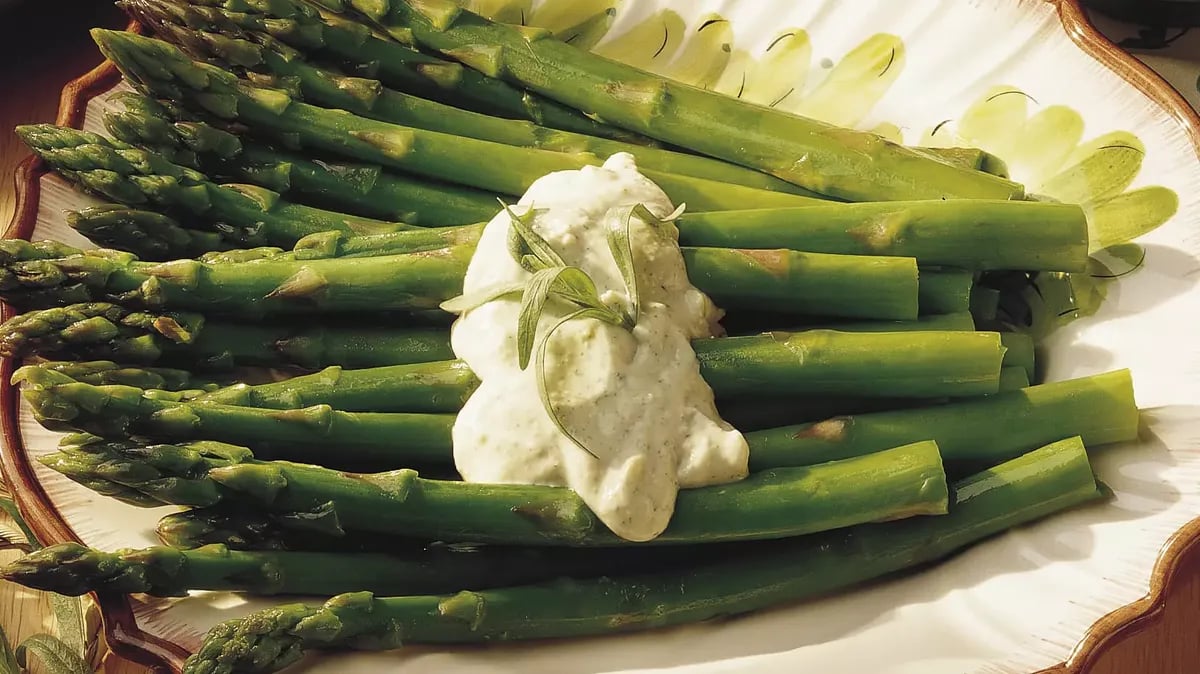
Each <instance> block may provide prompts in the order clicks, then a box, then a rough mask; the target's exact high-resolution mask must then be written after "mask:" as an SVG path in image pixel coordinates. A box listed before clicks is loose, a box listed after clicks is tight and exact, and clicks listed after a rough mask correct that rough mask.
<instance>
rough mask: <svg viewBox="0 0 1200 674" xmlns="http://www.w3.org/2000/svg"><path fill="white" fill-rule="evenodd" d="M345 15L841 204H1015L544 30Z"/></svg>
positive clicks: (445, 13)
mask: <svg viewBox="0 0 1200 674" xmlns="http://www.w3.org/2000/svg"><path fill="white" fill-rule="evenodd" d="M344 7H345V8H347V9H348V8H353V9H355V10H359V11H362V12H363V13H364V14H366V15H367V16H368V17H370V18H371V19H372V21H373V22H374V23H375V24H376V25H378V26H379V27H381V28H382V29H383V30H385V31H387V32H388V34H389V35H391V36H392V37H393V38H395V39H397V40H399V41H400V42H406V41H409V42H414V43H415V44H417V45H419V46H420V47H422V48H424V49H427V50H432V51H434V52H437V53H440V54H443V55H444V56H447V57H449V58H452V59H455V60H457V61H460V62H462V63H463V64H465V65H467V66H469V67H471V68H474V69H476V70H478V71H480V72H482V73H484V74H485V75H489V76H493V77H499V78H502V79H505V80H507V81H510V82H512V83H514V84H518V85H520V86H522V87H524V88H526V89H529V90H531V91H534V92H537V93H540V94H542V95H544V96H548V97H550V98H554V99H555V100H558V101H559V102H561V103H564V104H566V105H569V106H571V107H573V108H576V109H578V110H582V111H585V112H586V113H588V114H589V115H594V116H596V117H598V118H599V119H602V120H604V121H607V122H609V123H612V124H616V125H618V126H621V127H623V128H626V129H629V130H631V131H636V132H638V133H642V134H645V135H647V136H650V137H652V138H657V139H659V140H662V141H664V142H668V143H672V144H674V145H678V146H681V147H686V148H688V149H691V150H695V151H698V152H700V153H703V154H706V155H709V156H713V157H719V158H721V159H724V160H726V161H730V162H734V163H738V164H742V165H744V166H749V167H751V168H756V169H759V170H762V171H764V172H766V173H769V174H772V175H774V176H777V177H779V178H782V179H784V180H787V181H788V182H791V183H793V184H796V185H800V186H801V187H804V188H806V189H809V190H812V191H814V192H817V193H819V194H827V195H830V196H832V197H835V198H839V199H845V200H847V201H887V200H899V199H949V198H976V199H1013V198H1020V197H1021V196H1022V195H1023V189H1022V188H1021V186H1019V185H1017V184H1015V183H1012V182H1010V181H1008V180H1004V179H1002V178H998V177H996V176H993V175H990V174H987V173H983V172H980V171H972V170H968V169H963V168H959V167H956V166H952V165H950V164H947V163H944V162H941V161H939V160H935V159H932V158H930V157H928V156H927V155H923V154H921V153H919V152H915V151H913V150H910V149H908V148H904V147H902V146H899V145H895V144H893V143H890V142H888V141H885V140H883V139H882V138H880V137H878V136H875V135H873V134H869V133H863V132H858V131H852V130H849V129H843V128H837V127H834V126H831V125H828V124H825V123H822V122H818V121H815V120H810V119H806V118H803V117H799V116H796V115H791V114H788V113H785V112H782V111H779V110H776V109H773V108H767V107H761V106H757V105H754V104H752V103H748V102H745V101H741V100H738V99H735V98H730V97H727V96H724V95H722V94H718V93H715V92H712V91H706V90H701V89H697V88H695V87H690V86H688V85H684V84H680V83H677V82H672V81H670V80H668V79H666V78H663V77H660V76H657V75H653V74H650V73H647V72H645V71H642V70H638V69H637V68H633V67H631V66H627V65H624V64H622V63H618V62H616V61H610V60H608V59H605V58H603V57H601V56H598V55H596V54H592V53H590V52H586V51H583V50H581V49H578V48H576V47H572V46H571V45H569V44H565V43H563V42H559V41H558V40H555V39H552V37H551V35H550V33H549V32H547V31H544V30H539V29H535V28H525V27H518V26H509V25H504V24H498V23H494V22H491V21H488V20H486V19H484V18H482V17H479V16H477V15H475V14H472V13H470V12H467V11H465V10H463V9H462V8H461V7H460V6H458V5H457V4H455V3H454V2H452V1H450V0H421V1H420V2H406V1H402V0H398V1H396V2H377V1H376V0H351V1H350V2H347V3H344ZM340 11H345V10H344V9H343V10H340ZM744 207H745V206H743V208H744ZM704 210H715V209H704Z"/></svg>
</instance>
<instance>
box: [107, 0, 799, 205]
mask: <svg viewBox="0 0 1200 674" xmlns="http://www.w3.org/2000/svg"><path fill="white" fill-rule="evenodd" d="M126 7H127V8H129V9H132V10H133V13H134V16H136V17H137V18H139V19H140V20H142V21H143V22H144V23H146V24H147V25H148V26H150V27H151V28H152V29H153V30H154V32H155V34H156V35H158V36H159V37H160V38H163V39H165V40H167V41H169V42H171V43H173V44H175V45H177V46H179V47H180V48H182V49H184V50H185V51H187V52H188V53H189V54H191V55H192V56H193V57H196V58H199V59H202V60H206V61H208V62H210V63H216V64H218V65H224V66H226V67H227V68H229V69H231V70H234V69H246V70H249V71H250V72H252V73H253V72H265V73H267V74H268V75H269V78H267V79H265V80H263V78H258V77H256V78H254V80H255V81H256V82H257V81H260V80H262V83H264V84H268V85H274V86H277V88H287V87H286V86H284V83H289V82H295V83H296V85H297V86H296V90H297V91H298V93H299V94H300V95H301V96H302V97H303V99H304V100H306V101H308V102H310V103H313V104H314V105H319V106H321V107H325V108H333V109H341V110H348V111H350V112H353V113H355V114H358V115H362V116H364V117H368V118H370V119H376V120H379V121H382V122H390V123H393V124H399V125H402V126H409V127H413V128H417V129H426V130H429V131H438V132H441V133H447V134H452V135H456V136H463V137H467V138H477V139H479V140H487V141H492V142H496V143H503V144H505V145H514V146H518V147H531V148H539V149H543V150H552V151H556V152H571V153H576V152H587V153H591V154H594V155H596V156H597V157H599V158H601V159H604V158H607V157H608V156H610V155H612V154H615V153H617V152H628V153H631V154H633V155H634V156H635V157H636V158H637V160H638V165H639V166H640V167H642V168H643V169H652V170H655V171H662V172H665V173H674V174H677V175H683V176H693V177H696V178H705V179H707V180H714V181H718V182H723V183H731V184H735V185H745V186H747V187H753V188H756V189H764V190H774V191H782V192H790V193H793V194H804V195H806V196H818V195H815V194H813V193H812V192H808V191H807V190H804V189H803V188H799V187H796V186H795V185H792V184H790V183H788V182H785V181H783V180H780V179H778V178H774V177H772V176H769V175H767V174H765V173H761V172H759V171H755V170H753V169H748V168H745V167H742V166H738V165H736V164H729V163H727V162H722V161H719V160H715V159H710V158H707V157H700V156H697V155H693V154H685V153H682V152H672V151H670V150H663V149H659V148H654V147H646V146H644V145H635V144H632V143H623V142H621V141H615V140H609V139H605V138H597V137H595V136H588V135H586V134H579V133H572V132H570V131H559V130H556V129H550V128H546V127H541V126H538V125H536V124H533V123H532V122H527V121H518V120H509V119H501V118H498V117H490V116H488V115H484V114H480V113H476V112H471V111H468V110H461V109H459V108H455V107H452V106H449V105H443V104H441V103H437V102H434V101H430V100H426V99H423V98H418V97H416V96H411V95H408V94H405V93H402V92H400V91H395V90H393V89H388V88H386V87H384V86H383V84H382V83H381V82H379V81H378V80H374V79H367V78H363V77H347V76H346V75H344V74H342V73H339V72H336V71H332V70H329V69H326V68H320V67H317V66H314V65H311V64H308V63H306V62H305V61H304V57H303V55H302V54H301V53H300V52H298V51H297V50H295V49H292V48H290V47H287V46H285V45H283V44H281V43H279V42H278V41H276V40H274V39H272V38H270V37H263V36H260V37H259V38H258V40H257V42H253V41H250V40H249V39H245V38H244V37H242V36H239V35H238V34H236V33H235V34H233V35H226V34H221V33H217V32H213V29H214V28H215V27H216V26H214V25H213V24H210V23H207V22H206V20H205V18H204V15H203V13H202V12H197V11H195V8H191V7H188V6H186V5H179V4H172V3H168V2H164V1H163V0H136V1H131V2H129V3H127V4H126ZM246 37H249V36H246Z"/></svg>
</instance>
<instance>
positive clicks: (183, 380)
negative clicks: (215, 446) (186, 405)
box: [14, 360, 220, 391]
mask: <svg viewBox="0 0 1200 674" xmlns="http://www.w3.org/2000/svg"><path fill="white" fill-rule="evenodd" d="M26 367H37V368H40V369H43V370H50V371H51V372H56V373H58V374H61V375H63V376H66V377H70V378H71V379H73V380H74V381H77V382H82V383H84V384H91V385H93V386H109V385H118V386H133V387H136V388H140V389H153V390H161V391H184V390H188V391H211V390H215V389H217V388H220V384H218V383H217V382H214V381H210V380H205V379H200V378H197V377H196V376H194V375H193V374H192V373H191V372H189V371H187V370H177V369H174V368H167V367H130V366H127V365H122V364H118V363H114V362H112V361H111V360H93V361H73V360H64V361H47V362H42V363H38V364H36V365H27V366H26ZM19 371H20V370H18V372H19ZM14 376H21V377H23V376H24V374H22V375H16V374H15V373H14Z"/></svg>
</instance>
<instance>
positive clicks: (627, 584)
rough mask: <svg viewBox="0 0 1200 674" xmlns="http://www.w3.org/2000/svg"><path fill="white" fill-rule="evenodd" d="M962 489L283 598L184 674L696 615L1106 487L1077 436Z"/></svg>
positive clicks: (1021, 518)
mask: <svg viewBox="0 0 1200 674" xmlns="http://www.w3.org/2000/svg"><path fill="white" fill-rule="evenodd" d="M954 492H955V497H954V499H955V500H954V504H953V508H952V509H951V512H950V514H949V515H947V516H945V517H922V518H913V519H909V520H905V521H903V522H894V523H886V524H864V525H860V526H858V527H855V528H853V529H849V530H846V531H837V532H831V533H829V534H825V535H818V536H808V537H803V538H795V539H785V540H781V541H772V542H769V543H759V544H754V545H753V546H752V547H750V549H749V551H748V552H747V553H746V554H744V555H740V556H737V557H734V558H731V559H719V560H712V561H700V560H699V559H698V560H697V561H696V562H695V563H694V564H689V565H686V566H684V567H682V568H677V569H672V570H669V571H663V572H651V573H643V574H637V573H630V574H629V575H627V576H618V577H616V578H604V579H595V580H581V581H576V582H555V583H545V584H540V585H527V586H518V587H511V588H503V589H495V590H486V591H462V592H459V593H457V594H453V595H442V596H420V597H411V596H408V597H389V598H380V597H375V596H374V595H372V594H371V593H369V592H357V593H350V594H344V595H341V596H338V597H334V598H332V599H330V600H329V601H327V602H325V603H324V604H323V605H321V606H316V605H311V606H310V605H304V604H287V605H283V606H274V607H271V608H269V609H264V610H262V611H258V612H256V613H252V614H250V615H249V616H245V617H243V618H237V619H233V620H229V621H226V622H224V623H222V624H220V625H218V626H217V627H215V628H214V629H213V630H211V631H210V632H209V633H208V635H207V636H206V637H205V640H204V642H203V643H202V645H201V646H200V648H199V650H198V651H197V652H196V653H195V654H194V655H193V656H191V657H190V658H188V661H187V663H186V664H185V665H184V670H183V671H184V672H185V673H186V674H215V673H216V672H246V673H251V672H273V671H278V670H280V669H283V668H284V667H287V666H289V665H291V664H295V663H296V662H297V661H299V660H300V659H302V658H303V657H304V652H305V651H306V650H309V649H342V648H356V649H364V648H369V649H373V650H386V649H391V648H397V647H400V646H401V644H409V643H414V644H415V643H427V642H435V643H446V642H449V643H458V642H477V641H478V642H482V641H491V640H509V639H531V638H548V637H579V636H584V635H588V634H604V633H610V632H616V631H630V630H643V629H651V628H656V627H665V626H669V625H678V624H684V623H690V622H699V621H703V620H708V619H712V618H717V617H723V616H728V615H733V614H739V613H746V612H749V611H754V610H758V609H762V608H766V607H768V606H772V605H776V604H782V603H785V602H790V601H800V600H803V599H809V598H812V597H816V596H820V595H823V594H828V593H830V592H833V591H836V590H839V589H842V588H846V587H850V586H853V585H856V584H858V583H862V582H865V581H868V580H872V579H875V578H880V577H883V576H886V575H888V574H891V573H895V572H897V571H902V570H904V569H909V568H913V567H917V566H919V565H922V564H927V563H929V562H932V561H934V560H937V559H941V558H943V557H946V556H948V555H950V554H952V553H954V552H956V551H958V550H961V549H962V548H964V547H967V546H968V545H971V544H972V543H975V542H977V541H980V540H983V539H985V538H987V537H989V536H992V535H995V534H997V533H999V532H1002V531H1004V530H1006V529H1009V528H1012V527H1015V526H1018V525H1021V524H1024V523H1027V522H1030V521H1033V520H1037V519H1040V518H1043V517H1045V516H1047V515H1050V514H1052V513H1055V512H1058V511H1061V510H1064V509H1066V508H1070V507H1074V506H1078V505H1080V504H1082V503H1087V502H1089V501H1094V500H1097V499H1099V498H1100V496H1101V492H1100V489H1099V488H1098V486H1097V484H1096V481H1095V478H1094V477H1093V476H1092V471H1091V467H1090V466H1089V465H1088V461H1087V454H1086V453H1085V452H1084V450H1083V446H1082V444H1080V442H1079V440H1078V438H1073V439H1071V440H1067V441H1063V442H1059V443H1055V444H1053V445H1049V446H1047V447H1044V448H1042V449H1040V450H1038V451H1035V452H1031V453H1029V454H1027V455H1025V456H1023V457H1020V458H1019V459H1015V460H1013V461H1010V462H1008V463H1004V464H1001V465H999V466H996V467H994V468H992V469H990V470H987V471H984V472H982V473H980V474H978V475H975V476H972V477H969V478H967V479H965V480H963V481H961V482H959V483H957V484H956V485H955V490H954ZM630 597H637V601H636V602H633V603H631V602H630V600H629V598H630Z"/></svg>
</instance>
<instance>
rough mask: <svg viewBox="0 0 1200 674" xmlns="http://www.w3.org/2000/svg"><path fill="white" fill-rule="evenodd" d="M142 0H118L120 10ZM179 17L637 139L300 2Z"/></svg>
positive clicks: (208, 1)
mask: <svg viewBox="0 0 1200 674" xmlns="http://www.w3.org/2000/svg"><path fill="white" fill-rule="evenodd" d="M139 4H140V3H135V2H128V1H125V0H119V1H118V3H117V5H118V6H120V7H122V8H125V9H126V10H130V9H133V8H135V7H137V6H138V5H139ZM174 4H176V5H177V6H179V7H185V8H186V9H188V10H189V12H188V13H187V14H183V15H182V16H184V17H185V18H191V17H193V16H200V17H203V18H204V25H210V26H228V27H229V28H233V29H237V30H249V31H254V32H258V33H263V34H267V35H270V36H272V37H274V38H276V39H278V40H280V41H282V42H284V43H286V44H288V45H289V46H291V47H293V48H296V49H301V50H305V51H314V50H315V51H318V52H319V53H318V54H317V56H319V57H321V58H326V57H330V56H331V57H333V58H336V59H338V60H340V61H342V62H344V63H347V64H349V65H350V66H352V67H355V68H357V69H358V70H361V71H363V72H369V73H371V75H370V76H372V77H379V78H380V79H382V80H384V81H385V82H387V83H388V86H391V87H394V88H397V89H401V90H404V91H412V92H413V93H416V94H418V95H420V96H424V97H427V98H432V99H435V100H439V101H442V102H444V103H449V104H451V105H455V106H458V107H463V108H468V109H471V110H475V111H477V112H485V113H488V114H492V115H499V116H502V117H508V118H513V119H526V120H529V121H532V122H536V123H537V124H540V125H543V126H549V127H552V128H556V129H564V130H568V131H575V132H578V133H586V134H588V135H591V136H599V137H603V138H615V139H620V140H636V141H637V142H641V143H645V142H647V141H646V139H642V138H638V137H637V136H636V135H635V134H632V133H630V132H628V131H625V130H623V129H618V128H615V127H612V126H608V125H606V124H602V123H600V122H597V121H595V120H593V119H590V118H589V117H587V116H586V115H583V114H581V113H579V112H578V111H576V110H572V109H570V108H568V107H565V106H562V105H559V104H558V103H555V102H554V101H551V100H549V99H546V98H542V97H540V96H538V95H537V94H532V93H530V92H527V91H524V90H522V89H518V88H516V87H512V86H510V85H508V84H506V83H505V82H503V81H501V80H497V79H494V78H490V77H484V76H483V75H481V74H479V73H477V72H475V71H474V70H471V69H470V68H464V67H463V66H462V65H460V64H458V63H455V62H453V61H447V60H444V59H439V58H437V57H434V56H430V55H428V54H424V53H422V52H419V51H416V50H414V49H409V48H407V47H405V46H403V45H400V44H398V43H396V42H393V41H390V40H386V39H380V38H378V37H377V36H376V35H375V34H374V33H372V31H371V30H370V29H368V28H367V27H366V26H363V25H362V24H359V23H356V22H354V21H346V20H343V19H341V18H339V17H337V16H322V15H321V14H320V13H319V12H317V11H316V10H315V9H314V8H313V7H310V6H309V5H308V4H306V3H304V2H301V1H299V0H246V1H245V2H239V3H237V4H236V5H227V3H226V2H225V0H189V1H188V3H187V4H186V5H184V4H183V3H174Z"/></svg>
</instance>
